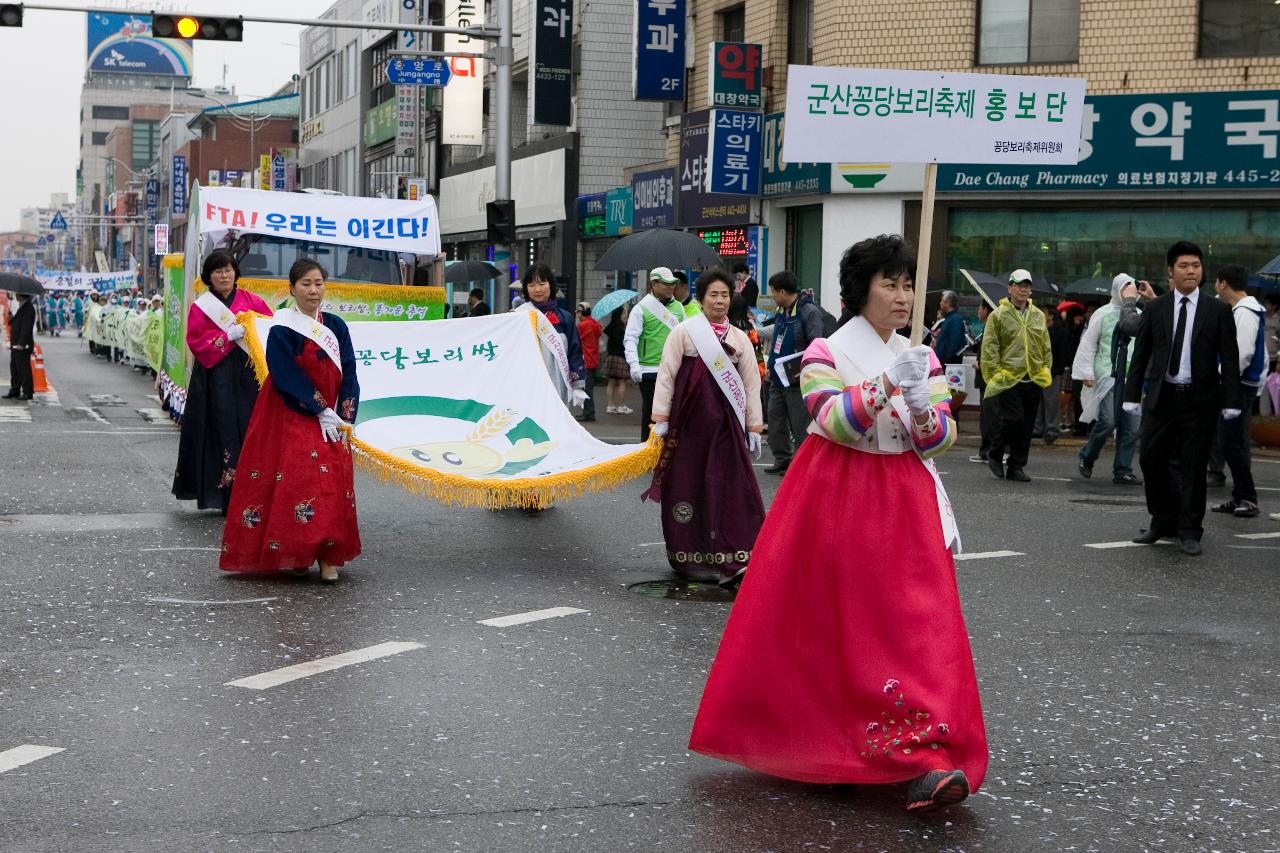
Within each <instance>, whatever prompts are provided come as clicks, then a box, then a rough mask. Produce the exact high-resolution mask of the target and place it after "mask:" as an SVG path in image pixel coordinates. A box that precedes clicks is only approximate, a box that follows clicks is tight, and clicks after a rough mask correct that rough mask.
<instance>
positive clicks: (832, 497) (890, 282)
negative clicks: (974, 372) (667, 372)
mask: <svg viewBox="0 0 1280 853" xmlns="http://www.w3.org/2000/svg"><path fill="white" fill-rule="evenodd" d="M914 276H915V258H914V257H913V256H912V255H911V253H910V249H909V248H908V247H907V246H906V245H905V244H904V242H903V241H902V239H901V238H900V237H896V236H894V237H890V236H880V237H874V238H870V239H868V240H864V241H862V242H860V243H857V244H855V245H854V246H853V247H851V248H850V249H849V250H848V251H847V252H846V253H845V256H844V258H843V260H842V261H841V263H840V287H841V298H842V300H843V302H844V305H845V315H846V322H845V323H844V324H843V325H842V326H841V328H840V329H838V330H837V331H836V332H835V333H834V334H833V335H832V336H831V337H830V338H827V339H820V340H817V341H815V342H814V343H813V344H812V345H811V346H810V347H809V348H808V350H807V351H806V352H805V356H804V360H803V367H802V370H801V376H800V382H801V390H802V392H803V394H804V397H805V404H806V406H807V407H808V409H809V412H810V413H811V414H812V415H813V418H814V422H813V426H812V427H811V428H810V432H811V433H813V434H812V435H811V436H810V438H809V440H807V441H805V442H804V443H803V444H802V445H801V448H800V451H799V452H798V453H797V454H796V458H795V460H794V461H793V462H792V465H791V468H790V469H789V470H788V472H787V476H786V478H785V479H784V480H783V482H782V487H781V488H780V489H779V490H778V494H777V497H776V498H775V499H774V503H773V507H772V509H771V511H770V512H769V515H768V516H767V518H766V519H765V523H764V527H763V528H762V529H761V530H760V535H759V537H758V539H757V540H756V547H755V551H754V552H753V553H752V556H751V570H750V571H749V572H748V573H747V576H746V578H745V580H744V582H743V584H742V588H741V590H740V591H739V593H738V597H737V600H736V601H735V602H734V605H733V611H732V612H731V613H730V615H729V622H728V625H727V626H726V627H725V632H724V637H723V639H722V640H721V643H720V649H719V652H718V653H717V655H716V659H715V663H714V664H713V665H712V667H711V672H710V675H709V677H708V680H707V686H706V690H705V692H704V693H703V696H702V705H701V707H700V708H699V710H698V716H697V720H696V721H695V723H694V727H693V734H692V736H691V738H690V747H691V748H692V749H694V750H696V751H698V752H702V753H705V754H707V755H711V756H714V757H717V758H722V759H725V760H727V761H734V762H737V763H739V764H743V765H745V766H747V767H750V768H752V769H755V770H759V771H761V772H764V773H770V774H772V775H775V776H781V777H784V778H787V779H795V780H798V781H802V782H821V783H865V784H883V783H895V782H910V785H909V786H908V789H907V807H908V809H910V810H912V811H930V810H933V809H936V808H940V807H943V806H946V805H951V804H954V803H956V802H959V801H960V800H962V799H963V798H964V797H966V796H967V795H968V794H969V792H970V791H975V790H977V789H978V787H979V786H980V785H981V784H982V780H983V776H984V775H985V773H986V769H987V741H986V733H985V730H984V727H983V721H982V706H981V703H980V701H979V698H978V685H977V679H976V676H975V673H974V666H973V658H972V655H971V652H970V649H969V637H968V633H967V631H966V629H965V624H964V617H963V615H962V614H961V612H960V598H959V595H958V593H957V590H956V580H955V564H954V562H953V561H952V552H951V548H953V547H955V548H958V547H959V536H958V534H957V531H956V526H955V518H954V516H953V515H952V512H951V506H950V503H949V502H948V500H947V497H946V492H945V491H944V490H943V488H942V484H941V480H940V479H939V478H938V476H937V472H936V470H935V469H934V468H933V463H932V461H931V459H932V457H935V456H937V455H938V454H940V453H942V452H943V451H945V450H946V449H947V448H948V447H949V446H950V445H951V443H952V442H953V440H954V437H955V425H954V422H953V421H952V419H951V413H950V406H949V403H948V401H949V399H950V396H949V394H948V391H947V385H946V380H945V378H944V377H943V376H942V369H941V366H940V365H939V363H938V360H937V359H936V358H935V357H934V356H933V355H932V353H931V352H930V351H929V349H928V348H927V347H910V346H909V345H908V343H907V341H906V339H905V338H903V337H901V336H900V335H897V334H896V331H897V330H898V329H900V328H902V327H903V326H905V325H906V324H907V322H908V321H909V319H910V316H911V305H912V299H913V286H912V280H913V278H914Z"/></svg>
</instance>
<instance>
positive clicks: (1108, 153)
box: [938, 90, 1280, 192]
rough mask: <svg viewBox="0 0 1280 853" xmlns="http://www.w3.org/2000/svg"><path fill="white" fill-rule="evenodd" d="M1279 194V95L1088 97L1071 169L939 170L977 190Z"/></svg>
mask: <svg viewBox="0 0 1280 853" xmlns="http://www.w3.org/2000/svg"><path fill="white" fill-rule="evenodd" d="M1278 188H1280V91H1277V90H1271V91H1262V92H1195V93H1176V94H1175V93H1161V94H1154V95H1098V96H1093V97H1087V98H1085V105H1084V122H1083V126H1082V128H1081V132H1080V162H1079V163H1078V164H1077V165H1075V166H1048V167H1045V168H1035V167H1027V166H1016V167H1008V168H991V167H980V166H961V165H956V166H946V167H941V168H939V169H938V189H939V190H944V191H945V190H951V191H956V192H974V191H1017V190H1043V191H1054V192H1063V191H1090V190H1092V191H1097V190H1104V191H1120V190H1140V191H1141V190H1146V191H1150V190H1161V189H1177V190H1233V189H1278Z"/></svg>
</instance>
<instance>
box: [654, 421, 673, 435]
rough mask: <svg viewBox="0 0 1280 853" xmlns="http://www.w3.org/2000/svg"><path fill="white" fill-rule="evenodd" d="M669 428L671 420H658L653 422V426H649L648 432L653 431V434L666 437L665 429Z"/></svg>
mask: <svg viewBox="0 0 1280 853" xmlns="http://www.w3.org/2000/svg"><path fill="white" fill-rule="evenodd" d="M669 429H671V422H670V421H659V422H658V423H656V424H654V425H653V426H651V427H649V432H651V433H653V434H654V435H660V436H662V437H663V438H666V437H667V430H669Z"/></svg>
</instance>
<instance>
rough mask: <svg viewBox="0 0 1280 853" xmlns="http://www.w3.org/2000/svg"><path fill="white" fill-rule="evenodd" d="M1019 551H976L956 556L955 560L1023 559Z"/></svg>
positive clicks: (1022, 554) (1023, 555)
mask: <svg viewBox="0 0 1280 853" xmlns="http://www.w3.org/2000/svg"><path fill="white" fill-rule="evenodd" d="M1025 556H1026V554H1024V553H1022V552H1021V551H978V552H975V553H973V554H956V556H955V559H957V560H986V559H990V558H991V557H1025Z"/></svg>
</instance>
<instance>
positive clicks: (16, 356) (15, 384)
mask: <svg viewBox="0 0 1280 853" xmlns="http://www.w3.org/2000/svg"><path fill="white" fill-rule="evenodd" d="M35 331H36V307H35V306H34V305H32V304H31V297H30V296H29V295H27V294H25V293H19V294H18V310H17V311H16V312H15V313H14V315H13V320H12V321H11V322H10V324H9V334H10V336H11V337H10V338H9V393H8V394H5V395H4V396H5V399H6V400H30V399H31V397H32V394H31V391H32V377H31V348H32V347H33V346H35V343H36V338H35Z"/></svg>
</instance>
